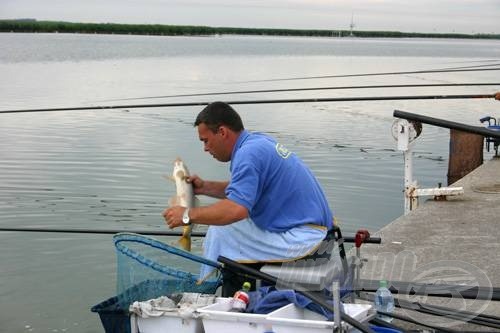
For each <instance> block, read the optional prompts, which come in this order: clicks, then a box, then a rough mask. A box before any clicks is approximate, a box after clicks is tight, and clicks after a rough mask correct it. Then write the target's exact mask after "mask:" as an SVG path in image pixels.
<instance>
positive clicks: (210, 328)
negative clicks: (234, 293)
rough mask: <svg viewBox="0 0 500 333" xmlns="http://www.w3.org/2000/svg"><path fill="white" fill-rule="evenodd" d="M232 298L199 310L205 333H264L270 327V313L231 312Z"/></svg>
mask: <svg viewBox="0 0 500 333" xmlns="http://www.w3.org/2000/svg"><path fill="white" fill-rule="evenodd" d="M231 300H232V298H231V297H230V298H227V299H226V301H220V302H219V303H216V304H213V305H209V306H206V307H203V308H200V309H198V310H197V312H199V313H200V317H201V319H202V321H203V327H204V328H205V333H220V332H238V333H262V332H265V331H266V330H268V329H269V325H266V324H268V321H267V320H266V317H267V316H268V315H265V314H254V313H241V312H231ZM172 332H173V331H172Z"/></svg>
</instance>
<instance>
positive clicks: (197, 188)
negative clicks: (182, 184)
mask: <svg viewBox="0 0 500 333" xmlns="http://www.w3.org/2000/svg"><path fill="white" fill-rule="evenodd" d="M187 181H188V182H190V183H191V184H193V188H194V194H201V195H207V196H209V197H213V198H218V199H224V198H226V193H225V190H226V187H227V185H228V184H229V182H228V181H211V180H203V179H201V178H200V177H199V176H198V175H193V176H191V177H189V178H188V179H187Z"/></svg>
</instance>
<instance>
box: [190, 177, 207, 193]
mask: <svg viewBox="0 0 500 333" xmlns="http://www.w3.org/2000/svg"><path fill="white" fill-rule="evenodd" d="M186 182H188V183H191V184H193V190H194V194H206V192H205V191H204V185H205V181H204V180H203V179H201V178H200V177H199V176H198V175H192V176H189V177H188V178H187V179H186Z"/></svg>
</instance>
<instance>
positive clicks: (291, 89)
mask: <svg viewBox="0 0 500 333" xmlns="http://www.w3.org/2000/svg"><path fill="white" fill-rule="evenodd" d="M498 85H500V83H494V82H492V83H428V84H386V85H362V86H333V87H308V88H289V89H263V90H235V91H222V92H207V93H197V94H177V95H163V96H145V97H130V98H118V99H107V100H101V101H100V102H117V101H130V100H140V99H156V98H174V97H196V96H213V95H235V94H257V93H276V92H291V91H315V90H348V89H379V88H422V87H465V86H498Z"/></svg>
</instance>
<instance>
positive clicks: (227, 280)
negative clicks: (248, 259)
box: [222, 263, 264, 297]
mask: <svg viewBox="0 0 500 333" xmlns="http://www.w3.org/2000/svg"><path fill="white" fill-rule="evenodd" d="M245 266H248V267H250V268H253V269H256V270H259V269H260V268H261V267H262V266H264V263H256V264H245ZM222 281H223V284H222V297H233V296H234V293H235V292H237V291H238V290H241V288H242V287H243V283H245V282H247V281H248V282H250V284H251V285H252V287H251V288H250V290H251V291H254V290H255V284H256V280H255V278H252V277H250V276H248V275H246V274H244V273H240V274H236V273H234V272H232V271H230V270H228V269H224V270H222Z"/></svg>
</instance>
